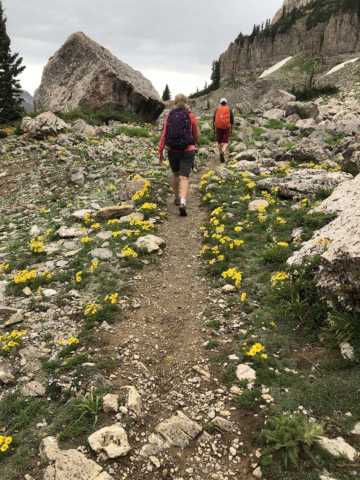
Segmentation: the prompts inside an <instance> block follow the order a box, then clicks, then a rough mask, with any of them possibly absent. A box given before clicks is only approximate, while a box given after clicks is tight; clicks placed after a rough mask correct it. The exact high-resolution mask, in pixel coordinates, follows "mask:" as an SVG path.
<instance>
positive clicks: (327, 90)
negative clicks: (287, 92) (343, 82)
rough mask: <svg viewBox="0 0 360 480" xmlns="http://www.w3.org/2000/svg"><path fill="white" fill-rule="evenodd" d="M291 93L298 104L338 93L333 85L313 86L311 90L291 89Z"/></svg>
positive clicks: (306, 88)
mask: <svg viewBox="0 0 360 480" xmlns="http://www.w3.org/2000/svg"><path fill="white" fill-rule="evenodd" d="M291 93H292V94H293V95H295V97H296V99H297V100H299V101H300V102H308V101H309V100H314V99H316V98H319V97H328V96H330V95H336V94H337V93H339V88H338V87H335V86H334V85H323V86H313V87H311V88H308V87H303V88H293V89H292V90H291Z"/></svg>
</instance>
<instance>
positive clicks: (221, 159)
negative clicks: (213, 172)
mask: <svg viewBox="0 0 360 480" xmlns="http://www.w3.org/2000/svg"><path fill="white" fill-rule="evenodd" d="M220 162H221V163H225V155H224V154H223V153H220Z"/></svg>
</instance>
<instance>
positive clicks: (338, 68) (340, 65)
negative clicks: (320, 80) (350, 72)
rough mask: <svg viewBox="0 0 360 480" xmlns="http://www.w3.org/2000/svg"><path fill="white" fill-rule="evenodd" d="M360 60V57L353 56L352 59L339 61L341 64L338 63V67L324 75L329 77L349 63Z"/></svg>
mask: <svg viewBox="0 0 360 480" xmlns="http://www.w3.org/2000/svg"><path fill="white" fill-rule="evenodd" d="M358 60H360V57H357V58H352V59H351V60H348V61H347V62H343V63H339V65H336V67H334V68H332V69H331V70H329V71H328V72H327V73H325V75H324V77H327V76H328V75H332V74H333V73H335V72H338V71H339V70H342V69H343V68H344V67H345V66H346V65H348V64H349V63H355V62H357V61H358Z"/></svg>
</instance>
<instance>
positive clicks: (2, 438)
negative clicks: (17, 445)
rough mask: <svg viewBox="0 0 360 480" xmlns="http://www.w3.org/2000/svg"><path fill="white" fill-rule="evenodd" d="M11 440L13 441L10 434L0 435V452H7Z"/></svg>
mask: <svg viewBox="0 0 360 480" xmlns="http://www.w3.org/2000/svg"><path fill="white" fill-rule="evenodd" d="M12 442H13V437H12V436H11V435H10V436H6V435H0V453H5V452H7V451H8V450H9V448H10V445H11V444H12Z"/></svg>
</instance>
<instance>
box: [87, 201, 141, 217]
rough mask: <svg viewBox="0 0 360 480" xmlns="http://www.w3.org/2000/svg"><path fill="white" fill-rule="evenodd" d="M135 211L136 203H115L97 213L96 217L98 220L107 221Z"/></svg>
mask: <svg viewBox="0 0 360 480" xmlns="http://www.w3.org/2000/svg"><path fill="white" fill-rule="evenodd" d="M133 212H134V205H132V204H126V203H124V204H122V205H114V206H112V207H106V208H102V209H101V210H98V211H97V212H96V213H95V217H96V219H97V220H100V221H105V220H110V219H112V218H121V217H126V216H127V215H130V214H131V213H133Z"/></svg>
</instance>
